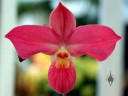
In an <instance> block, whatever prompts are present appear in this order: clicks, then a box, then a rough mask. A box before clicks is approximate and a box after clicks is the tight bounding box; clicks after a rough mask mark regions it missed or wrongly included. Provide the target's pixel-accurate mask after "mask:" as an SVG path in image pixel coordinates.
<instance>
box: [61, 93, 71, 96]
mask: <svg viewBox="0 0 128 96" xmlns="http://www.w3.org/2000/svg"><path fill="white" fill-rule="evenodd" d="M62 96H70V93H66V94H62Z"/></svg>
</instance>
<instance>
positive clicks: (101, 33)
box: [67, 24, 121, 61]
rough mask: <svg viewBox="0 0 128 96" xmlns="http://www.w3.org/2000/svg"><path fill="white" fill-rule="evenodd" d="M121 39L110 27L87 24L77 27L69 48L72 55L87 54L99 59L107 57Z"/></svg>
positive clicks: (70, 39)
mask: <svg viewBox="0 0 128 96" xmlns="http://www.w3.org/2000/svg"><path fill="white" fill-rule="evenodd" d="M119 39H121V37H119V36H118V35H116V34H115V32H114V31H113V30H112V29H110V28H109V27H106V26H102V25H96V24H94V25H86V26H80V27H77V28H76V29H75V30H74V32H73V33H72V35H71V36H70V38H69V40H68V42H67V43H68V46H67V48H68V50H69V52H70V54H71V55H72V56H80V55H84V54H87V55H89V56H92V57H94V58H96V59H97V60H99V61H102V60H104V59H106V58H107V57H108V56H109V55H110V54H111V53H112V51H113V50H114V48H115V45H116V42H117V41H118V40H119Z"/></svg>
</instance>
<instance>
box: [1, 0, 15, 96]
mask: <svg viewBox="0 0 128 96" xmlns="http://www.w3.org/2000/svg"><path fill="white" fill-rule="evenodd" d="M0 3H1V5H0V8H1V9H2V10H1V16H0V19H1V22H0V96H14V78H15V77H14V70H15V62H14V51H13V49H12V48H13V46H12V45H11V44H10V43H9V41H8V40H6V39H5V38H4V35H5V34H6V33H7V32H8V31H9V30H10V29H11V28H12V27H14V25H15V24H16V0H2V1H1V2H0Z"/></svg>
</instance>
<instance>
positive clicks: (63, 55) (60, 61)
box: [55, 48, 71, 68]
mask: <svg viewBox="0 0 128 96" xmlns="http://www.w3.org/2000/svg"><path fill="white" fill-rule="evenodd" d="M70 62H71V59H70V54H69V53H68V51H67V50H65V49H64V48H61V49H60V50H59V51H58V52H57V53H56V60H55V67H56V68H69V66H70Z"/></svg>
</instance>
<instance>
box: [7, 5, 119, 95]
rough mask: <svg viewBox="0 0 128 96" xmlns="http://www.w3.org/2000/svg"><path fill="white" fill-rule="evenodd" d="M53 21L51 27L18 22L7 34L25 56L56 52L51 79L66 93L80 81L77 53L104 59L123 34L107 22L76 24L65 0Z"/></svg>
mask: <svg viewBox="0 0 128 96" xmlns="http://www.w3.org/2000/svg"><path fill="white" fill-rule="evenodd" d="M49 21H50V22H49V23H50V26H49V27H48V26H39V25H23V26H18V27H16V28H14V29H12V30H11V31H10V32H9V33H8V34H7V35H6V38H8V39H10V40H11V42H12V43H13V45H14V46H15V48H16V51H17V53H18V54H19V56H20V57H21V58H23V59H27V58H28V57H30V56H32V55H34V54H36V53H39V52H42V53H45V54H48V55H52V56H53V57H54V60H53V61H52V64H51V66H50V68H49V72H48V81H49V84H50V86H51V87H52V88H53V89H54V90H55V91H56V92H58V93H60V94H65V93H68V92H69V91H71V90H72V88H73V87H74V85H75V82H76V71H75V68H74V64H73V57H76V56H81V55H84V54H86V55H89V56H91V57H93V58H96V59H97V60H99V61H103V60H105V59H106V58H107V57H108V56H109V55H110V54H111V53H112V51H113V50H114V48H115V45H116V42H117V41H118V40H119V39H121V37H120V36H118V35H116V34H115V32H114V31H113V30H112V29H111V28H109V27H107V26H103V25H97V24H92V25H84V26H79V27H76V20H75V17H74V15H73V14H72V13H71V12H70V11H69V10H68V9H67V8H66V7H65V6H64V5H62V4H61V3H59V5H58V6H57V8H56V9H54V10H53V11H52V13H51V14H50V20H49ZM75 27H76V28H75Z"/></svg>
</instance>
